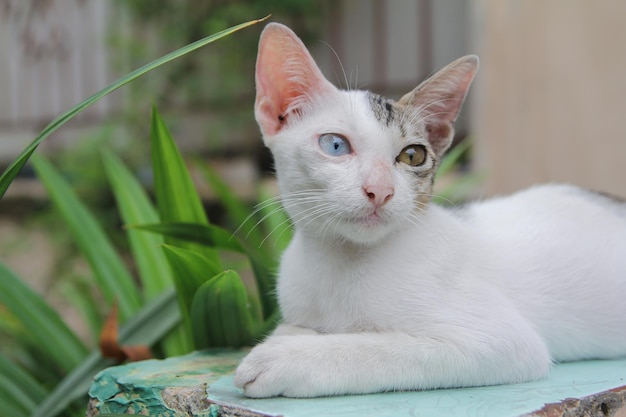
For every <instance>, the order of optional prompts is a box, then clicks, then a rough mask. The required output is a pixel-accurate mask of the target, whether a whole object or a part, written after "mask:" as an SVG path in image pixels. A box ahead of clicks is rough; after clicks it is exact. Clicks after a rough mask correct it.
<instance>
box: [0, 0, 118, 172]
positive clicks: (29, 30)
mask: <svg viewBox="0 0 626 417" xmlns="http://www.w3.org/2000/svg"><path fill="white" fill-rule="evenodd" d="M111 4H112V2H106V1H96V0H54V1H30V0H27V1H25V0H5V1H4V3H3V2H0V163H6V162H7V161H9V160H11V159H12V158H14V157H15V156H16V155H17V154H18V153H19V152H20V151H21V149H22V148H23V147H24V146H25V144H26V143H28V142H29V141H30V140H32V139H33V138H34V136H35V135H36V134H37V133H38V131H39V130H41V129H42V128H43V127H44V126H45V125H46V124H47V123H49V122H50V121H51V120H52V119H53V118H55V117H56V116H58V115H59V114H61V113H62V112H63V111H65V110H67V109H69V108H70V107H71V106H72V105H74V104H76V103H78V102H80V101H82V100H84V99H85V98H87V97H88V96H89V95H91V94H92V93H95V92H96V91H98V90H100V89H101V88H103V87H105V86H106V85H107V84H108V83H109V82H110V81H112V78H113V75H112V74H111V71H110V68H111V64H110V62H111V56H110V52H109V50H108V49H107V45H106V38H107V35H108V34H109V33H110V31H111V30H112V25H115V24H116V22H112V21H111V20H112V19H109V16H110V11H111V7H112V6H111ZM119 102H120V100H119V96H115V95H113V96H108V97H105V98H104V99H102V100H101V101H100V102H98V103H97V104H96V105H94V106H92V107H91V108H90V109H88V110H87V111H86V112H84V113H83V114H82V115H81V116H80V117H79V118H78V120H77V121H78V124H80V122H81V121H82V123H83V124H85V123H89V122H90V121H97V120H100V119H101V118H102V117H104V116H106V115H107V114H108V113H109V112H110V111H111V110H112V109H113V108H115V107H116V106H117V105H119ZM75 125H76V124H75Z"/></svg>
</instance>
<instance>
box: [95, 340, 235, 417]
mask: <svg viewBox="0 0 626 417" xmlns="http://www.w3.org/2000/svg"><path fill="white" fill-rule="evenodd" d="M244 354H245V352H232V351H229V352H210V354H207V353H206V352H196V353H192V354H189V355H185V356H181V357H174V358H168V359H165V360H147V361H141V362H133V363H129V364H126V365H121V366H115V367H111V368H107V369H105V370H103V371H102V372H100V373H99V374H98V375H96V377H95V378H94V381H93V383H92V384H91V387H90V388H89V397H90V398H92V399H95V400H96V401H97V405H96V406H97V408H98V410H99V412H100V413H128V412H131V411H132V412H133V413H135V414H141V413H143V415H150V416H155V417H178V416H183V415H185V416H187V415H188V414H187V413H184V414H183V413H180V412H176V411H175V410H171V409H169V408H168V407H167V406H166V405H165V404H164V401H163V398H162V396H161V394H162V391H163V389H164V388H171V387H192V386H198V385H200V386H202V385H204V384H210V383H211V382H214V381H216V380H217V379H218V378H220V377H221V376H222V375H225V374H228V373H231V372H232V371H233V369H234V368H235V366H236V365H237V363H238V361H239V360H240V359H241V358H242V357H243V355H244ZM197 415H198V416H200V415H201V414H197ZM212 415H213V414H211V411H208V412H207V413H206V416H212Z"/></svg>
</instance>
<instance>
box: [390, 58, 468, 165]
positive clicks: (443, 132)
mask: <svg viewBox="0 0 626 417" xmlns="http://www.w3.org/2000/svg"><path fill="white" fill-rule="evenodd" d="M477 69H478V58H477V57H475V56H466V57H463V58H459V59H457V60H456V61H454V62H453V63H451V64H450V65H448V66H447V67H445V68H443V69H442V70H440V71H439V72H437V73H436V74H435V75H433V76H432V77H431V78H429V79H428V80H426V81H424V82H423V83H422V84H420V85H419V86H418V87H417V88H416V89H415V90H413V91H411V92H410V93H408V94H407V95H405V96H404V97H402V98H401V99H400V101H399V103H401V104H403V105H409V106H413V107H415V108H416V109H417V110H418V111H419V114H420V116H421V118H422V119H423V120H424V121H425V123H426V126H427V133H428V140H429V142H430V144H431V145H432V146H433V148H434V149H435V151H436V152H437V153H438V154H443V152H445V151H446V149H447V148H448V146H450V142H451V140H452V135H453V132H454V129H453V123H454V121H455V120H456V118H457V116H458V115H459V111H460V110H461V106H462V105H463V101H464V100H465V96H466V95H467V90H468V89H469V86H470V84H471V83H472V80H473V79H474V75H475V74H476V71H477Z"/></svg>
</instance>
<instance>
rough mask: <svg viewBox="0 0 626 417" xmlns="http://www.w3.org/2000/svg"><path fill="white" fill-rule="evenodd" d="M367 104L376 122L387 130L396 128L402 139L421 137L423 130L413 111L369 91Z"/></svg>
mask: <svg viewBox="0 0 626 417" xmlns="http://www.w3.org/2000/svg"><path fill="white" fill-rule="evenodd" d="M366 98H367V103H368V105H369V107H370V109H371V111H372V113H373V114H374V117H375V118H376V120H377V122H378V123H380V124H381V125H383V126H385V127H387V128H397V129H398V130H399V131H400V136H401V137H402V138H407V137H415V136H418V137H419V136H422V134H423V132H422V130H423V128H424V126H422V124H421V123H420V120H419V117H415V113H414V111H413V109H411V108H408V107H407V106H406V105H403V104H400V103H398V102H397V101H395V100H392V99H390V98H387V97H384V96H381V95H379V94H376V93H372V92H371V91H367V92H366Z"/></svg>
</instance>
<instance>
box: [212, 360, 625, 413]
mask: <svg viewBox="0 0 626 417" xmlns="http://www.w3.org/2000/svg"><path fill="white" fill-rule="evenodd" d="M624 385H626V360H615V361H586V362H574V363H565V364H560V365H557V366H555V367H554V368H553V369H552V372H551V373H550V376H549V377H548V379H545V380H542V381H536V382H529V383H524V384H516V385H500V386H494V387H479V388H463V389H446V390H433V391H420V392H400V393H383V394H375V395H357V396H344V397H328V398H315V399H288V398H270V399H261V400H253V399H248V398H245V397H243V395H242V392H241V390H239V389H237V388H235V387H234V385H233V380H232V376H224V377H221V378H219V379H218V380H217V381H216V382H214V383H212V384H211V385H210V386H209V388H208V392H209V399H210V400H212V401H218V402H219V403H221V404H229V405H235V406H240V407H242V408H248V409H252V410H255V411H258V412H261V413H265V414H269V415H282V416H284V417H313V416H315V417H320V416H343V417H352V416H354V417H356V416H376V417H384V416H394V417H403V416H407V417H408V416H416V417H420V416H423V417H453V416H464V417H517V416H520V415H522V414H525V413H530V412H532V411H536V410H538V409H540V408H542V407H543V406H544V405H545V404H546V403H555V402H560V401H562V400H564V399H566V398H581V397H585V396H588V395H591V394H596V393H599V392H602V391H606V390H608V389H611V388H616V387H620V386H624Z"/></svg>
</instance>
